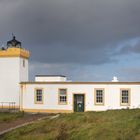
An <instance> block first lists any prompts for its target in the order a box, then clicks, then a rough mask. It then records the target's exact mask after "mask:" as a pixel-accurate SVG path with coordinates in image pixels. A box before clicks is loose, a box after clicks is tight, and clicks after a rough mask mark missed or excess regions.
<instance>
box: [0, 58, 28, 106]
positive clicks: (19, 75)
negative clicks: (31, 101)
mask: <svg viewBox="0 0 140 140" xmlns="http://www.w3.org/2000/svg"><path fill="white" fill-rule="evenodd" d="M22 59H23V58H20V57H0V102H16V106H19V96H20V94H19V93H20V85H19V83H20V82H21V81H27V80H28V60H27V59H26V60H25V61H26V62H25V63H26V67H25V68H23V67H22ZM4 105H5V106H7V105H8V104H4ZM0 106H1V104H0Z"/></svg>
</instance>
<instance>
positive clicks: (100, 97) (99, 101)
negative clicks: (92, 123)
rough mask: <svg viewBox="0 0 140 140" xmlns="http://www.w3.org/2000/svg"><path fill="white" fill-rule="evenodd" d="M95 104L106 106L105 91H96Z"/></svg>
mask: <svg viewBox="0 0 140 140" xmlns="http://www.w3.org/2000/svg"><path fill="white" fill-rule="evenodd" d="M94 101H95V104H96V105H103V104H104V90H103V89H95V100H94Z"/></svg>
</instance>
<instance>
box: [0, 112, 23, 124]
mask: <svg viewBox="0 0 140 140" xmlns="http://www.w3.org/2000/svg"><path fill="white" fill-rule="evenodd" d="M23 116H24V112H17V113H9V112H6V113H4V112H0V123H3V122H11V121H14V120H16V119H18V118H22V117H23Z"/></svg>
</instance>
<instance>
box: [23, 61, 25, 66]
mask: <svg viewBox="0 0 140 140" xmlns="http://www.w3.org/2000/svg"><path fill="white" fill-rule="evenodd" d="M23 67H25V60H24V59H23Z"/></svg>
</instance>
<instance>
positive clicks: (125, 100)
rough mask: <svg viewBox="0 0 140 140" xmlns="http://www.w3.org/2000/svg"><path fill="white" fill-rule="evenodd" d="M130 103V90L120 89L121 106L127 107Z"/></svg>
mask: <svg viewBox="0 0 140 140" xmlns="http://www.w3.org/2000/svg"><path fill="white" fill-rule="evenodd" d="M129 103H130V90H129V89H121V105H126V106H127V105H129Z"/></svg>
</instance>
